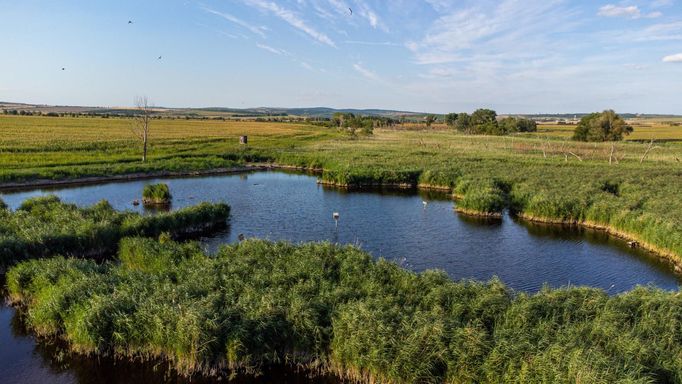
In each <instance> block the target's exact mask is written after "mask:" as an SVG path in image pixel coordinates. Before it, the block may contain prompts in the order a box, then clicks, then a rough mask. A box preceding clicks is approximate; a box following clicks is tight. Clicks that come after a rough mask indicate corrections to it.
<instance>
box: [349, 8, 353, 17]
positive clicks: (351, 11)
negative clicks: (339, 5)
mask: <svg viewBox="0 0 682 384" xmlns="http://www.w3.org/2000/svg"><path fill="white" fill-rule="evenodd" d="M348 10H349V11H350V14H351V16H352V15H353V10H352V9H350V8H348Z"/></svg>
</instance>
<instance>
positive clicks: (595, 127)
mask: <svg viewBox="0 0 682 384" xmlns="http://www.w3.org/2000/svg"><path fill="white" fill-rule="evenodd" d="M632 131H633V129H632V127H631V126H630V125H628V124H627V123H626V122H625V120H624V119H623V118H622V117H620V116H619V115H618V114H617V113H616V112H614V111H613V110H612V109H609V110H606V111H604V112H601V113H599V112H595V113H590V114H589V115H587V116H584V117H583V118H582V119H580V123H578V126H577V127H576V128H575V132H574V134H573V140H577V141H620V140H623V136H625V135H629V134H630V133H632Z"/></svg>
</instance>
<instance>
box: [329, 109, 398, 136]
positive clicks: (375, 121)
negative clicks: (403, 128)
mask: <svg viewBox="0 0 682 384" xmlns="http://www.w3.org/2000/svg"><path fill="white" fill-rule="evenodd" d="M395 123H396V121H395V120H393V119H391V118H388V117H381V116H362V115H357V116H356V115H355V114H354V113H350V112H336V113H335V114H334V115H332V119H331V125H332V126H333V127H337V128H339V129H341V130H343V131H345V132H347V133H348V134H349V135H351V136H357V135H358V133H361V134H363V135H371V134H373V133H374V128H375V127H388V126H391V125H394V124H395Z"/></svg>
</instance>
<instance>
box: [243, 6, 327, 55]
mask: <svg viewBox="0 0 682 384" xmlns="http://www.w3.org/2000/svg"><path fill="white" fill-rule="evenodd" d="M244 2H245V3H246V4H248V5H251V6H253V7H256V8H258V9H260V10H262V11H266V12H270V13H272V14H273V15H275V16H277V17H278V18H280V19H282V20H284V21H285V22H287V23H288V24H289V25H291V26H292V27H294V28H296V29H298V30H300V31H302V32H303V33H305V34H307V35H308V36H310V37H312V38H313V39H315V40H317V41H319V42H320V43H323V44H326V45H329V46H331V47H336V44H335V43H334V41H333V40H332V39H331V38H329V36H327V35H326V34H324V33H323V32H320V31H318V30H316V29H315V28H313V27H311V26H310V25H308V24H307V23H306V22H305V21H304V20H303V19H302V18H301V17H300V16H298V15H297V14H296V13H294V12H293V11H291V10H289V9H286V8H283V7H281V6H280V5H278V4H277V3H274V2H271V1H265V0H244Z"/></svg>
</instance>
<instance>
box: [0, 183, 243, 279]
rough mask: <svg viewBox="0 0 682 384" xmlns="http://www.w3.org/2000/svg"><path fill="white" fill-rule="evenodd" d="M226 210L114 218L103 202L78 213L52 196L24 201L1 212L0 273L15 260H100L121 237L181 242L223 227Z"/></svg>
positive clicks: (199, 208)
mask: <svg viewBox="0 0 682 384" xmlns="http://www.w3.org/2000/svg"><path fill="white" fill-rule="evenodd" d="M229 214H230V207H229V206H228V205H227V204H209V203H201V204H199V205H196V206H192V207H188V208H184V209H180V210H177V211H174V212H166V213H160V214H157V215H140V214H137V213H133V212H127V211H124V212H118V211H116V210H114V209H113V207H112V206H111V205H110V204H109V203H108V202H107V201H104V200H103V201H101V202H99V203H97V204H95V205H93V206H90V207H85V208H79V207H77V206H76V205H74V204H67V203H64V202H62V201H60V200H59V198H58V197H56V196H54V195H50V196H45V197H36V198H32V199H28V200H26V201H24V202H23V203H22V204H21V206H20V207H19V208H18V209H17V210H16V211H10V210H7V209H3V210H0V267H1V268H3V269H4V268H5V267H7V266H9V265H11V264H13V263H14V262H16V261H17V260H22V259H27V258H38V257H48V256H52V255H56V254H62V255H78V256H82V257H102V256H105V255H108V254H113V253H115V251H116V248H117V245H118V242H119V240H120V239H121V238H123V237H126V236H151V237H157V236H159V235H160V234H161V233H164V232H166V233H168V234H170V235H171V236H183V235H187V234H191V233H195V232H201V231H204V230H208V229H210V228H212V227H215V226H219V225H224V224H225V221H226V220H227V218H228V217H229Z"/></svg>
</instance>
